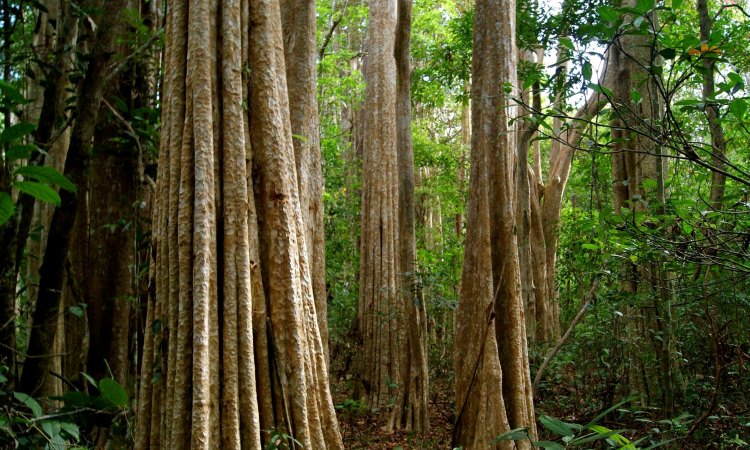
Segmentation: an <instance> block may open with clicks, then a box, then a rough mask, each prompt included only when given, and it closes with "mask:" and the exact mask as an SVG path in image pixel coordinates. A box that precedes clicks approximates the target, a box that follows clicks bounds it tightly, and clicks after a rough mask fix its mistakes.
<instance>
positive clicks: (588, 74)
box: [581, 61, 593, 81]
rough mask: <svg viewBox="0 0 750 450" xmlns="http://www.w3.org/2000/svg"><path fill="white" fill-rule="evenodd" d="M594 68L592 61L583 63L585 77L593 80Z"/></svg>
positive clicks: (582, 69) (582, 70) (582, 71)
mask: <svg viewBox="0 0 750 450" xmlns="http://www.w3.org/2000/svg"><path fill="white" fill-rule="evenodd" d="M592 72H593V70H592V68H591V63H590V62H588V61H586V62H584V63H583V67H582V68H581V73H582V74H583V78H585V79H586V81H591V75H592Z"/></svg>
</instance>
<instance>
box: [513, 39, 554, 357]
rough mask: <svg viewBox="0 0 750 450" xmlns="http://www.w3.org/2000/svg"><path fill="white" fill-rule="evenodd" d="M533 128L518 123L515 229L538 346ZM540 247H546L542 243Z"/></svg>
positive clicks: (527, 57)
mask: <svg viewBox="0 0 750 450" xmlns="http://www.w3.org/2000/svg"><path fill="white" fill-rule="evenodd" d="M531 57H532V54H531V52H528V51H519V58H520V59H521V60H524V61H526V62H531ZM521 101H522V102H523V104H525V105H528V104H529V101H530V93H529V91H524V92H522V93H521ZM530 131H531V124H530V123H529V122H527V121H524V120H521V121H518V122H517V136H518V139H517V143H516V145H517V147H518V157H517V160H516V167H515V170H514V173H515V182H516V211H515V214H516V229H517V230H518V262H519V267H520V271H521V297H522V300H521V301H522V303H523V305H524V314H525V317H526V332H527V339H528V342H529V344H530V345H534V343H535V342H536V304H537V294H538V292H537V291H536V289H535V284H534V281H535V280H534V267H535V264H537V263H538V262H537V261H535V260H534V259H533V255H534V253H533V252H532V232H531V229H532V226H533V225H532V209H531V197H532V180H531V177H532V175H533V172H532V171H531V170H530V168H529V147H530V141H531V137H532V136H533V133H531V132H530ZM541 245H544V243H543V242H542V243H541ZM545 301H546V300H545V298H543V297H542V296H539V302H540V303H541V302H545Z"/></svg>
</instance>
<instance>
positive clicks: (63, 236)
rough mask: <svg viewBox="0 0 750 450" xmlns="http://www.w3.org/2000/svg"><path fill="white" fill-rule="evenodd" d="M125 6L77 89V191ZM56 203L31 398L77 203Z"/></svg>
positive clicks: (73, 146)
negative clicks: (57, 205) (78, 89)
mask: <svg viewBox="0 0 750 450" xmlns="http://www.w3.org/2000/svg"><path fill="white" fill-rule="evenodd" d="M125 5H126V0H116V1H114V2H113V3H112V4H110V5H108V7H107V8H106V9H104V10H103V11H102V16H101V17H100V18H99V22H100V23H99V27H98V32H97V35H96V41H95V43H94V45H93V49H92V53H91V55H90V62H89V65H88V68H87V70H86V75H85V77H84V80H83V82H82V84H81V90H80V95H79V99H78V105H77V107H78V117H77V120H76V123H75V126H74V127H73V129H72V131H71V138H70V147H69V149H68V156H67V159H66V161H65V170H64V175H65V176H66V177H68V179H69V180H71V181H72V182H73V183H74V184H75V185H76V186H83V185H84V184H85V182H86V176H87V174H86V167H87V165H88V158H89V151H90V148H91V140H92V138H93V135H94V128H95V125H96V121H97V118H98V115H99V104H100V102H101V98H102V93H103V90H104V85H105V78H106V75H107V73H108V70H109V67H108V66H109V62H110V60H111V58H112V54H111V51H112V46H113V43H114V39H115V36H116V35H117V31H118V30H119V28H120V27H119V26H118V23H120V22H121V21H119V20H118V19H119V14H120V13H121V10H122V9H123V8H124V7H125ZM60 198H61V206H60V207H59V208H57V209H56V210H55V212H54V214H53V216H52V222H51V225H50V232H49V236H50V237H49V239H48V241H47V248H46V251H45V253H44V258H43V260H42V265H41V267H40V269H39V276H40V279H39V296H38V298H37V304H36V307H35V309H34V313H33V324H34V325H33V328H32V331H31V337H30V340H29V349H28V354H29V355H31V356H37V357H35V358H29V359H28V360H27V361H26V363H25V364H24V370H23V374H22V377H21V383H20V387H21V390H22V391H24V392H28V393H29V394H34V393H36V391H37V389H38V388H39V387H40V386H41V385H42V384H43V382H44V379H45V378H46V377H47V375H48V367H49V363H50V358H49V355H50V354H51V349H52V348H53V343H54V338H55V334H56V333H55V330H56V326H55V323H56V318H57V315H58V311H59V308H60V299H61V297H62V295H61V294H62V285H63V281H64V273H65V271H64V264H65V260H66V258H67V254H68V249H69V246H70V236H71V230H72V229H73V222H74V220H75V216H76V211H77V206H78V198H77V196H76V194H75V193H74V192H70V191H66V190H63V191H61V192H60ZM39 356H40V357H39Z"/></svg>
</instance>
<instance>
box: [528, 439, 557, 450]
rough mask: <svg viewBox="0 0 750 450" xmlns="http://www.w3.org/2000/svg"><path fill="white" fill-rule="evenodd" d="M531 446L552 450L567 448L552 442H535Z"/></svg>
mask: <svg viewBox="0 0 750 450" xmlns="http://www.w3.org/2000/svg"><path fill="white" fill-rule="evenodd" d="M531 444H532V445H533V446H534V447H537V448H546V449H550V450H565V447H564V446H563V445H562V444H558V443H557V442H552V441H535V442H532V443H531Z"/></svg>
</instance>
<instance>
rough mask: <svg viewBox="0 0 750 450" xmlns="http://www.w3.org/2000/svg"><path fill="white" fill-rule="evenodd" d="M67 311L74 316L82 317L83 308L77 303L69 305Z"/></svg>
mask: <svg viewBox="0 0 750 450" xmlns="http://www.w3.org/2000/svg"><path fill="white" fill-rule="evenodd" d="M68 311H69V312H70V313H71V314H73V315H74V316H76V317H83V308H81V307H80V306H78V305H73V306H71V307H70V308H68Z"/></svg>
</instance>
